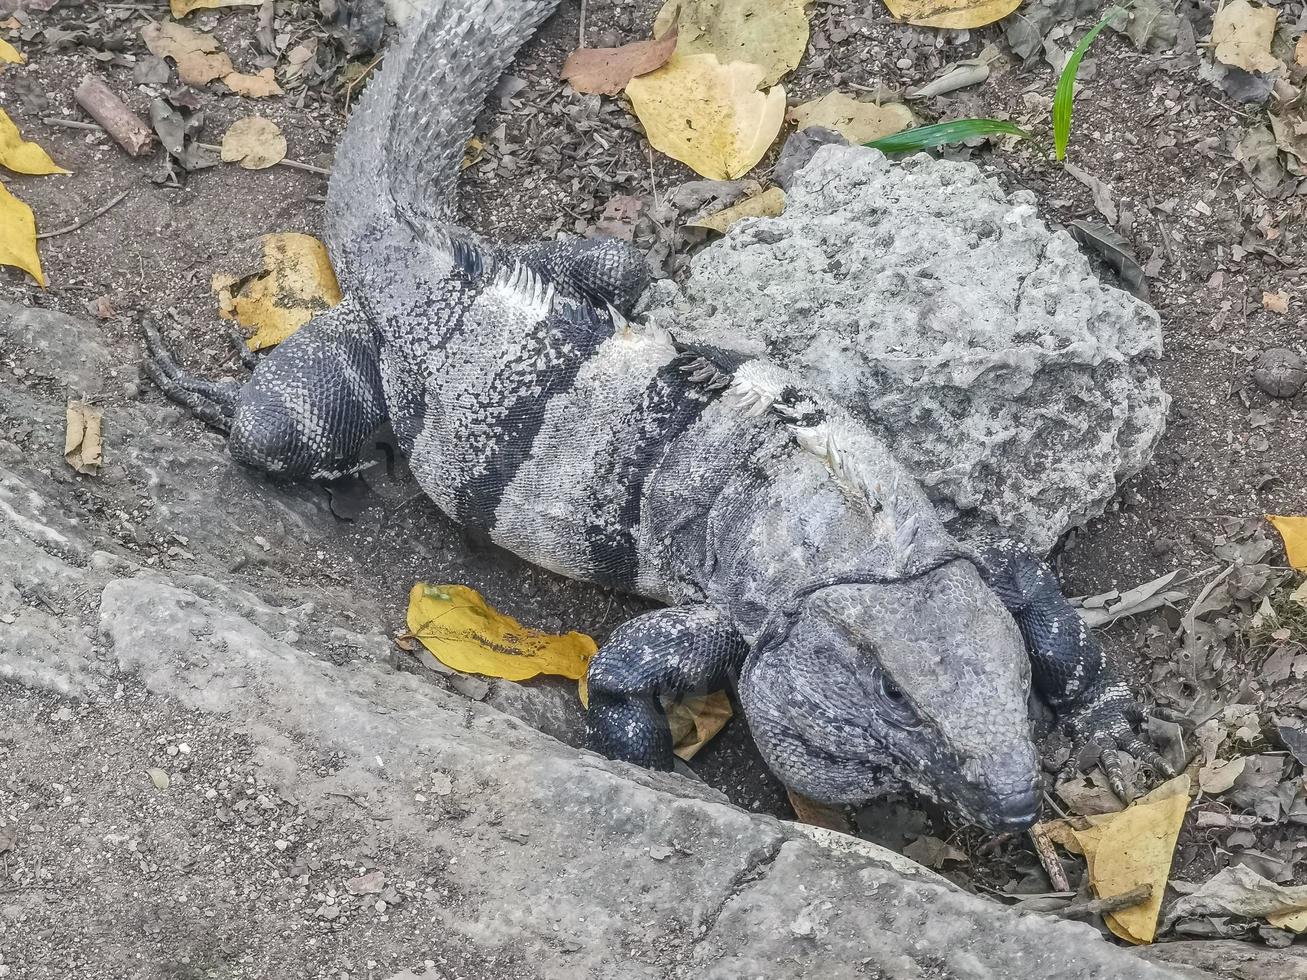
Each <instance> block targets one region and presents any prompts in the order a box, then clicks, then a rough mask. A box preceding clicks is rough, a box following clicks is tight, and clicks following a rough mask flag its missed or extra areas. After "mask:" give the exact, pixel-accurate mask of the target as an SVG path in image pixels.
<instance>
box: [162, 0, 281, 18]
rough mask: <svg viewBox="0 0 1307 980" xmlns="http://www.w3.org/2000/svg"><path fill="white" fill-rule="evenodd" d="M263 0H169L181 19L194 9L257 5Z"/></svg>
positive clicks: (175, 13)
mask: <svg viewBox="0 0 1307 980" xmlns="http://www.w3.org/2000/svg"><path fill="white" fill-rule="evenodd" d="M262 2H263V0H169V3H168V6H169V7H170V8H171V9H172V15H173V16H174V17H176V18H177V19H178V20H181V19H182V18H183V17H185V16H186V15H187V14H189V13H190V12H191V11H193V10H214V9H216V8H218V7H257V6H259V4H261V3H262Z"/></svg>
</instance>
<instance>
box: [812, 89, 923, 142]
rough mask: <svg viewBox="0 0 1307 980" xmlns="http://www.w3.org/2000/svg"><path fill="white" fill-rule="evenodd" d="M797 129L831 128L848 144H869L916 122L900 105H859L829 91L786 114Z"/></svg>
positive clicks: (838, 93)
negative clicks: (812, 127)
mask: <svg viewBox="0 0 1307 980" xmlns="http://www.w3.org/2000/svg"><path fill="white" fill-rule="evenodd" d="M789 119H790V121H791V122H793V123H794V125H795V127H796V128H797V129H807V128H808V127H809V126H824V127H825V128H826V129H833V130H835V132H837V133H839V134H840V135H841V136H843V137H844V138H845V139H846V140H848V141H849V142H850V143H870V142H871V141H872V140H878V139H880V138H881V137H882V136H889V135H891V134H893V133H898V132H901V131H903V130H905V129H907V128H908V127H909V126H911V125H913V124H914V123H915V122H916V119H914V118H913V115H912V110H911V109H909V108H908V107H907V106H905V105H903V104H902V103H901V102H885V103H882V104H880V105H877V104H876V103H874V102H860V101H858V100H857V99H852V98H849V96H847V95H845V94H844V93H843V92H830V93H828V94H827V95H823V96H822V97H821V98H820V99H815V100H813V101H812V102H804V103H803V104H802V105H797V106H795V107H794V108H793V109H791V110H790V112H789Z"/></svg>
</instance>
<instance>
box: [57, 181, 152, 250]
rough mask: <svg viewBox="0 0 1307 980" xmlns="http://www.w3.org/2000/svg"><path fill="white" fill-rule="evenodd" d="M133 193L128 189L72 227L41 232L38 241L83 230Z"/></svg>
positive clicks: (74, 223)
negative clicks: (79, 229) (83, 227)
mask: <svg viewBox="0 0 1307 980" xmlns="http://www.w3.org/2000/svg"><path fill="white" fill-rule="evenodd" d="M131 192H132V189H131V188H130V187H128V188H127V189H126V190H124V191H123V192H122V193H120V194H119V195H118V196H117V197H115V198H114V199H113V200H112V201H110V202H109V203H108V204H106V205H105V206H104V207H102V208H100V210H98V211H96V212H94V213H93V214H90V215H87V216H86V217H85V218H82V219H81V220H80V221H74V222H73V223H72V224H71V225H65V226H64V227H63V228H56V229H55V230H54V231H43V232H41V234H39V235H37V236H36V238H37V241H40V240H41V239H43V238H54V236H55V235H66V234H68V233H69V232H70V231H76V230H77V229H78V228H81V227H82V226H83V225H89V224H90V223H91V222H92V221H94V220H95V219H96V218H98V217H100V215H102V214H104V213H105V212H106V211H108V210H109V209H110V208H112V207H116V206H117V205H118V204H119V203H120V202H121V201H122V199H123V198H124V197H126V196H127V195H128V194H130V193H131Z"/></svg>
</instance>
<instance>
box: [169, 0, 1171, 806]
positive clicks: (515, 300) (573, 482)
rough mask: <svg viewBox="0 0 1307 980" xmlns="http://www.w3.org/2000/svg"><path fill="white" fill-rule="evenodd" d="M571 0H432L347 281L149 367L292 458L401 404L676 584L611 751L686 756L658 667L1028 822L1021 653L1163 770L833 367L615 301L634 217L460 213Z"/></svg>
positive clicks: (335, 187) (456, 473)
mask: <svg viewBox="0 0 1307 980" xmlns="http://www.w3.org/2000/svg"><path fill="white" fill-rule="evenodd" d="M555 3H556V0H435V2H433V3H431V4H430V5H429V6H428V7H426V8H424V9H423V10H422V11H421V12H419V13H418V14H417V15H416V23H415V24H414V25H413V26H412V28H411V29H410V31H409V32H408V34H407V37H406V38H405V40H403V41H402V42H401V43H400V44H399V45H398V47H397V49H396V50H393V51H391V52H390V53H389V54H388V55H387V56H386V60H385V65H384V67H383V68H382V70H381V72H380V76H379V77H378V78H376V79H374V80H373V81H372V83H371V84H370V86H369V88H368V90H367V93H366V95H365V96H364V98H363V100H362V102H361V103H360V105H359V106H358V108H357V110H356V111H355V113H354V115H353V117H352V118H351V120H350V122H349V126H348V128H347V129H346V132H345V136H344V138H343V140H342V142H341V146H340V149H339V152H338V154H337V157H336V165H335V169H334V171H333V173H332V177H331V184H330V193H329V196H328V202H327V238H328V244H329V247H330V250H331V257H332V260H333V262H334V264H335V268H336V272H337V275H338V277H339V279H340V282H341V284H342V287H343V290H344V293H345V298H344V299H343V301H342V302H341V303H340V304H339V305H338V306H336V307H335V308H334V309H332V310H331V311H330V312H327V313H324V314H322V315H320V316H318V317H316V318H315V319H313V320H312V321H311V322H309V323H308V324H307V325H306V326H304V327H303V328H302V329H300V330H299V331H298V332H297V333H295V334H294V335H293V336H291V337H290V339H288V340H287V341H286V342H284V343H283V344H282V345H281V346H280V347H278V348H277V350H276V351H275V352H274V353H273V354H272V355H271V356H269V357H268V358H267V359H266V360H264V361H263V362H262V363H261V364H260V365H259V366H258V368H257V370H255V372H254V374H253V377H252V379H251V380H250V381H249V382H248V383H246V384H238V383H235V382H219V383H214V382H208V381H204V380H201V379H198V378H194V377H191V376H188V375H186V374H185V373H183V372H182V371H181V370H180V368H179V367H178V366H177V364H176V362H175V361H173V360H172V358H171V357H169V356H168V354H167V353H166V351H164V350H163V349H162V347H161V346H160V344H159V339H158V335H157V333H156V332H154V331H153V330H147V337H148V341H149V347H150V349H151V353H152V360H151V361H150V363H149V370H150V372H151V373H152V375H153V376H154V377H155V378H156V380H157V381H158V382H159V384H160V386H161V387H162V388H163V390H164V391H165V392H166V393H167V394H168V395H169V396H170V397H172V398H174V399H176V400H177V401H179V402H181V403H183V404H185V405H187V406H189V407H190V408H191V409H192V410H194V411H195V412H196V414H197V415H199V416H200V417H201V418H202V419H203V420H205V421H207V422H209V423H210V424H212V425H214V426H216V427H218V428H220V429H222V430H224V431H227V432H229V443H228V445H229V448H230V452H231V455H232V456H233V457H234V458H235V459H236V460H237V461H239V462H241V463H244V464H246V465H249V466H252V467H255V468H257V469H260V470H264V471H267V472H268V473H273V474H278V475H280V476H284V477H292V478H294V477H304V478H309V477H330V476H336V475H339V474H342V473H346V472H350V471H352V470H354V469H356V468H357V467H358V465H359V456H360V452H361V451H362V449H363V447H365V446H366V445H367V444H368V443H369V437H370V436H371V435H372V434H373V432H374V431H375V430H376V429H377V428H378V426H380V425H381V424H383V423H384V422H387V421H388V422H389V423H390V424H391V426H392V427H393V430H394V433H395V436H396V438H397V441H398V443H399V445H400V448H401V449H402V450H403V451H404V452H405V453H407V454H408V457H409V460H410V462H411V466H412V470H413V473H414V475H415V477H416V479H417V480H418V482H419V483H420V485H421V486H422V488H423V489H424V490H425V491H426V493H428V494H429V495H430V496H431V498H432V499H433V500H434V501H435V502H436V503H437V504H438V505H439V506H440V508H441V509H442V510H444V511H445V512H446V513H447V514H449V515H450V516H452V517H453V518H455V519H456V520H458V521H460V522H462V523H463V524H464V525H466V526H468V527H470V528H474V529H479V530H481V531H483V532H487V533H488V534H489V536H490V537H491V538H492V539H493V540H494V541H496V542H497V543H499V544H500V545H502V546H503V547H505V548H507V549H508V550H510V551H512V552H515V553H516V554H518V555H521V556H523V557H524V558H527V559H529V560H531V561H533V562H535V563H537V564H539V565H541V566H543V567H545V568H548V569H551V570H553V571H555V572H558V573H559V574H562V575H567V576H571V577H573V578H579V579H586V580H589V581H593V582H600V583H603V584H605V585H608V586H612V587H614V588H618V589H623V590H629V591H632V592H636V593H639V594H640V595H643V596H648V597H651V598H654V599H657V600H661V601H662V602H664V603H667V604H668V608H665V609H659V610H656V611H653V612H648V613H645V614H643V615H641V616H638V617H636V618H635V619H634V620H632V621H630V622H628V623H626V624H625V625H624V626H622V627H620V628H619V629H617V630H616V631H615V632H614V633H613V635H612V636H611V637H610V638H609V640H608V642H607V643H606V644H605V645H604V646H603V647H602V649H601V650H600V651H599V653H598V654H597V655H596V657H595V658H594V660H593V662H592V664H591V667H590V674H589V688H590V707H589V724H590V730H591V738H592V741H593V744H594V746H595V747H596V748H597V749H599V750H600V751H602V752H604V753H606V754H608V755H610V756H612V757H615V758H618V759H625V760H628V761H631V762H636V763H639V764H641V765H645V766H652V767H656V768H663V769H666V768H670V766H671V761H672V756H671V746H670V739H669V735H668V731H667V726H666V724H665V721H664V719H663V717H662V714H661V709H660V707H659V701H658V699H659V697H660V696H664V695H680V694H686V693H690V692H698V691H706V690H711V689H715V688H719V687H722V686H725V685H727V684H730V683H737V684H738V692H739V697H740V702H741V704H742V706H743V708H744V713H745V715H746V717H747V719H748V722H749V725H750V728H751V731H752V733H753V737H754V738H755V740H756V741H757V743H758V746H759V747H760V749H761V750H762V753H763V755H764V757H765V758H766V759H767V761H768V763H769V765H770V766H771V767H772V769H773V770H774V771H775V772H776V774H777V775H778V776H779V777H780V778H781V780H782V781H783V782H784V783H785V784H786V785H787V786H788V787H790V788H792V789H794V790H797V791H798V792H800V793H802V794H805V795H806V796H808V797H811V798H813V799H816V800H818V801H822V802H829V803H840V802H852V801H861V800H865V799H867V798H869V797H871V796H874V795H877V794H879V793H881V792H884V791H887V790H893V789H898V788H903V787H908V788H911V789H913V790H916V791H918V792H920V793H922V794H925V795H926V796H929V797H933V798H936V799H939V800H941V801H942V802H944V803H946V804H949V805H951V806H952V807H953V808H955V809H956V810H958V811H961V812H962V813H963V814H965V815H967V816H969V817H970V818H972V819H974V820H976V821H978V822H980V823H981V824H984V825H985V826H988V827H991V828H995V829H1016V828H1021V827H1025V826H1027V825H1029V824H1030V823H1031V822H1032V821H1033V820H1034V819H1035V815H1036V812H1037V809H1038V799H1039V789H1038V784H1039V779H1038V764H1037V756H1036V751H1035V748H1034V746H1033V744H1032V741H1031V736H1030V726H1029V722H1028V720H1027V693H1028V690H1029V687H1030V682H1031V674H1032V670H1031V666H1032V665H1033V678H1034V685H1035V688H1036V690H1037V691H1038V692H1039V694H1041V695H1042V696H1043V697H1044V699H1045V700H1046V701H1047V702H1049V703H1050V704H1051V705H1052V707H1054V708H1055V709H1056V710H1058V711H1059V712H1060V713H1061V714H1062V716H1063V717H1064V718H1065V719H1067V720H1069V722H1070V723H1071V724H1072V725H1073V727H1074V728H1075V729H1076V730H1077V731H1078V733H1079V735H1080V736H1081V737H1082V738H1084V739H1086V740H1088V741H1090V742H1093V743H1096V744H1098V745H1100V746H1103V747H1108V748H1112V749H1117V748H1120V749H1124V750H1126V751H1128V752H1132V753H1135V754H1138V755H1140V756H1141V757H1143V758H1145V759H1146V760H1148V761H1149V762H1150V763H1151V764H1152V765H1153V766H1154V768H1156V769H1159V770H1161V771H1164V772H1165V771H1168V770H1167V767H1166V764H1165V763H1164V762H1162V760H1160V759H1159V758H1158V757H1157V755H1156V754H1155V753H1154V752H1153V751H1152V750H1151V749H1150V748H1149V746H1148V745H1147V744H1146V743H1145V742H1144V741H1143V740H1142V739H1141V738H1140V737H1139V736H1138V735H1136V734H1135V730H1134V726H1135V724H1137V723H1138V722H1139V721H1140V720H1141V717H1142V713H1141V712H1140V710H1139V709H1138V707H1137V706H1136V705H1135V703H1134V701H1133V699H1132V698H1131V696H1130V693H1129V691H1128V690H1127V688H1126V687H1125V685H1123V684H1122V683H1120V682H1119V681H1118V680H1117V679H1116V678H1115V677H1114V676H1113V674H1112V672H1111V671H1110V670H1109V669H1108V666H1107V664H1106V663H1105V661H1104V658H1103V655H1102V653H1101V652H1100V650H1099V648H1098V647H1097V646H1096V644H1095V643H1094V642H1093V641H1092V639H1091V638H1090V636H1089V634H1088V631H1087V630H1086V629H1085V627H1084V625H1083V623H1082V622H1081V620H1080V618H1079V616H1078V615H1077V614H1076V612H1075V610H1074V609H1072V608H1071V607H1070V606H1069V605H1068V604H1067V602H1066V601H1065V600H1064V599H1063V598H1062V596H1061V594H1060V592H1059V591H1058V587H1057V583H1056V582H1055V580H1054V578H1053V576H1052V574H1051V572H1050V571H1049V570H1048V568H1047V567H1046V566H1045V565H1044V564H1043V563H1042V562H1041V561H1039V560H1038V559H1037V557H1036V556H1034V555H1031V554H1029V553H1026V552H1025V551H1023V550H1022V549H1020V548H1018V547H1015V546H1006V545H996V546H994V547H991V548H987V549H982V550H980V551H975V550H971V549H967V548H964V547H963V546H961V545H960V544H959V543H958V542H956V541H954V540H953V539H952V538H950V537H949V535H948V534H947V533H946V532H945V530H944V528H943V526H942V525H941V524H940V522H939V520H938V518H937V517H936V514H935V511H934V509H933V508H932V506H931V505H930V503H929V502H928V500H927V499H926V496H925V494H924V493H923V492H922V490H921V488H920V487H919V486H918V485H917V484H916V483H915V482H914V481H913V479H912V477H911V476H910V475H909V474H908V473H907V472H906V471H905V470H904V469H903V467H901V466H900V465H899V464H898V463H897V462H896V461H895V460H894V458H893V457H892V456H891V455H890V453H889V452H888V450H887V449H886V447H885V445H884V444H883V443H882V442H880V441H879V440H878V439H877V438H876V437H875V436H873V435H872V434H871V432H870V431H869V430H868V429H867V428H866V427H864V426H863V425H861V424H859V423H857V422H855V421H854V420H853V419H851V418H850V417H849V416H848V415H847V414H846V413H845V412H844V411H842V410H841V409H839V408H838V407H836V406H835V404H834V403H833V401H832V400H830V399H829V398H827V397H826V396H825V395H824V394H823V393H822V392H820V391H813V390H806V389H805V387H804V386H803V385H802V384H800V383H799V382H797V381H796V380H795V379H794V378H793V377H792V376H789V375H787V374H786V373H785V372H783V371H782V370H780V369H779V368H777V367H776V366H774V365H772V364H769V363H766V362H764V361H761V360H756V359H747V358H744V357H742V356H740V355H736V354H732V353H731V352H729V351H723V350H717V349H703V348H694V347H688V346H685V345H682V344H679V343H678V342H677V340H676V338H674V337H673V336H671V335H670V334H669V333H667V332H664V331H662V330H657V329H652V328H648V327H642V326H639V325H637V324H634V323H631V322H630V321H628V319H627V315H628V314H629V313H630V310H631V307H632V305H633V303H634V300H635V299H636V297H637V296H638V295H639V293H640V291H641V290H642V289H643V287H644V285H645V283H646V281H647V278H648V274H647V272H646V270H645V266H644V264H643V262H642V260H641V259H640V258H639V256H638V255H637V254H635V253H634V252H633V251H632V250H631V249H630V248H629V247H627V246H625V245H624V244H622V243H618V242H614V241H607V240H589V241H567V242H554V243H546V244H541V245H534V246H528V247H513V248H506V247H503V246H499V245H496V244H493V243H490V242H487V241H484V240H482V239H481V238H479V237H478V236H477V235H475V234H473V233H472V232H470V231H468V230H466V229H463V228H460V227H458V226H457V224H456V223H455V221H454V206H453V200H454V192H455V180H456V176H457V172H458V164H459V160H460V158H461V156H462V154H463V148H464V146H465V144H466V142H467V139H468V137H469V135H470V133H471V127H472V123H473V120H474V118H475V116H476V113H477V111H478V110H479V108H480V107H481V104H482V101H483V99H484V98H485V96H486V94H487V92H488V90H489V89H490V88H491V86H492V85H494V83H495V82H496V80H497V79H498V77H499V75H500V74H501V72H502V71H503V70H504V68H505V67H506V66H507V64H508V62H509V60H510V59H511V58H512V57H513V54H514V53H515V51H516V50H517V48H518V47H519V46H520V45H521V44H522V43H523V42H525V41H526V40H527V39H528V38H529V37H530V36H531V34H532V33H533V32H534V31H535V29H536V27H537V26H538V25H539V23H540V22H541V21H543V20H544V18H545V17H547V16H548V15H549V14H550V12H551V11H552V10H553V8H554V6H555ZM1023 639H1024V642H1023ZM1027 651H1028V654H1027ZM1104 758H1105V761H1106V763H1107V765H1108V769H1109V773H1110V775H1111V776H1112V778H1113V781H1114V783H1116V784H1117V785H1118V786H1119V785H1120V763H1119V759H1117V758H1116V755H1115V752H1107V753H1104ZM1113 760H1115V763H1113Z"/></svg>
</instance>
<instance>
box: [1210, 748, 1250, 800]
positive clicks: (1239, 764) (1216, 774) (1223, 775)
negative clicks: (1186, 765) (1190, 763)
mask: <svg viewBox="0 0 1307 980" xmlns="http://www.w3.org/2000/svg"><path fill="white" fill-rule="evenodd" d="M1247 764H1248V759H1247V758H1246V757H1245V756H1240V757H1239V758H1237V759H1219V760H1217V761H1216V762H1212V763H1209V764H1208V765H1205V766H1203V767H1202V768H1201V769H1199V770H1198V788H1199V789H1201V790H1202V791H1203V792H1204V793H1210V794H1212V795H1213V796H1215V795H1217V794H1220V793H1224V792H1225V791H1226V790H1227V789H1229V788H1230V787H1231V786H1233V785H1234V781H1235V780H1236V779H1238V778H1239V777H1240V776H1241V775H1242V774H1243V770H1244V767H1245V766H1246V765H1247Z"/></svg>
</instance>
